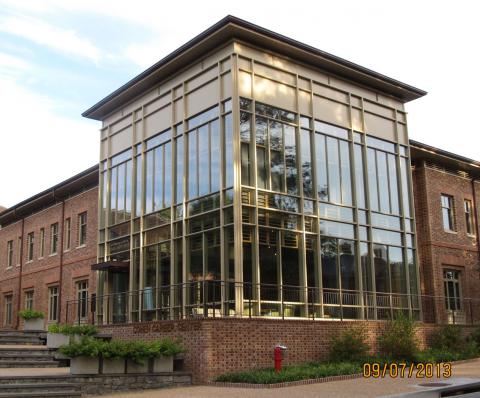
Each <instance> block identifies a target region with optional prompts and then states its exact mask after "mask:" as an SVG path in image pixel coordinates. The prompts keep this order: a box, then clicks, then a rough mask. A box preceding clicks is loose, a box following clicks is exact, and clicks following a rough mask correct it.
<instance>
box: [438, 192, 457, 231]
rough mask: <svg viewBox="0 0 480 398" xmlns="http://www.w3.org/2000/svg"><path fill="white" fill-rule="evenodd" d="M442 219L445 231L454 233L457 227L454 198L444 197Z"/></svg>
mask: <svg viewBox="0 0 480 398" xmlns="http://www.w3.org/2000/svg"><path fill="white" fill-rule="evenodd" d="M441 200H442V219H443V229H444V230H445V231H454V230H455V225H454V221H453V197H452V196H449V195H442V199H441Z"/></svg>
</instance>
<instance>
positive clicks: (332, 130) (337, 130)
mask: <svg viewBox="0 0 480 398" xmlns="http://www.w3.org/2000/svg"><path fill="white" fill-rule="evenodd" d="M315 131H318V132H320V133H324V134H328V135H333V136H334V137H338V138H343V139H345V140H348V130H346V129H342V128H341V127H337V126H333V125H331V124H327V123H323V122H320V121H318V120H315Z"/></svg>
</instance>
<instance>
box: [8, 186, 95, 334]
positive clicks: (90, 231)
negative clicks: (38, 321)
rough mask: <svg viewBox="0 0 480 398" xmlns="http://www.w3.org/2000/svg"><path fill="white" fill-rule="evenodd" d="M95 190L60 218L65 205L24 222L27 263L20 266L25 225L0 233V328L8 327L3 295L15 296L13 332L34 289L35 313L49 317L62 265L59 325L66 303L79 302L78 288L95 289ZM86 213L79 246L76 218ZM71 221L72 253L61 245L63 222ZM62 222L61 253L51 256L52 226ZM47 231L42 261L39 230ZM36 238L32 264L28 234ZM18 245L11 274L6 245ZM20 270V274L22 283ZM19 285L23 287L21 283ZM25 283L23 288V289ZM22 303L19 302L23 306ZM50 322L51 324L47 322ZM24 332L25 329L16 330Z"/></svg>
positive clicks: (71, 202)
mask: <svg viewBox="0 0 480 398" xmlns="http://www.w3.org/2000/svg"><path fill="white" fill-rule="evenodd" d="M97 198H98V189H97V187H95V188H92V189H90V190H87V191H85V192H82V193H80V194H77V195H75V196H72V197H70V198H68V199H66V200H65V208H64V217H63V219H62V203H57V204H55V205H53V206H51V207H49V208H47V209H43V210H41V211H39V212H37V213H35V214H32V215H30V216H28V217H26V218H25V219H24V220H23V222H24V234H23V238H22V243H23V255H22V257H23V259H22V267H20V259H19V243H18V242H19V240H18V238H19V237H21V231H22V220H20V221H18V222H16V223H14V224H11V225H7V226H6V227H4V228H2V229H0V269H1V270H2V272H0V292H1V297H0V322H1V324H0V327H4V319H5V314H4V311H5V305H4V302H5V300H4V296H5V294H6V293H7V292H8V294H9V293H10V292H11V293H12V294H13V300H14V303H13V325H12V326H13V327H16V326H17V325H16V321H17V309H18V308H20V309H23V308H24V293H25V291H27V290H34V304H33V305H34V309H35V310H38V311H42V312H44V313H45V314H46V315H47V313H48V287H49V286H55V285H59V283H60V262H61V261H62V264H63V267H62V273H63V275H62V283H61V312H60V316H61V319H60V321H62V322H65V316H66V308H65V307H66V301H67V300H72V299H75V288H76V287H75V283H76V282H77V281H80V280H85V279H88V280H89V291H90V293H94V292H95V290H96V285H95V276H94V274H93V273H92V272H91V271H90V266H91V264H92V263H94V262H95V260H96V250H97V248H96V247H97V245H96V241H97V227H98V226H97ZM85 211H86V212H87V243H86V245H85V246H82V247H78V214H80V213H83V212H85ZM66 218H70V219H71V242H72V243H71V248H70V249H69V250H67V251H64V250H63V247H62V246H61V243H62V236H64V235H63V234H64V220H65V219H66ZM57 222H58V226H59V235H58V236H59V238H58V248H57V254H50V226H51V225H52V224H54V223H57ZM41 228H44V229H45V250H44V256H43V257H40V229H41ZM30 232H33V233H34V250H33V260H32V261H27V235H28V234H29V233H30ZM9 240H13V241H14V266H13V267H12V268H9V269H7V268H6V266H7V250H6V249H7V241H9ZM20 269H21V271H22V273H21V274H22V275H21V281H20ZM20 282H21V283H20ZM20 284H21V286H20ZM19 301H20V302H19ZM46 323H47V320H46ZM18 326H19V327H20V328H22V324H21V322H20V325H18Z"/></svg>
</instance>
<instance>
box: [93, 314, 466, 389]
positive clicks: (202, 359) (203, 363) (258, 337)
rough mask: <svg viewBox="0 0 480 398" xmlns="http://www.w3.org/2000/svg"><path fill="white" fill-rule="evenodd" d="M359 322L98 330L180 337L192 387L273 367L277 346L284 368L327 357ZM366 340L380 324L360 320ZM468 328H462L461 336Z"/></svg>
mask: <svg viewBox="0 0 480 398" xmlns="http://www.w3.org/2000/svg"><path fill="white" fill-rule="evenodd" d="M358 324H359V322H358V321H324V320H321V321H311V320H277V319H237V318H222V319H199V320H178V321H160V322H145V323H134V324H129V325H111V326H105V327H103V328H102V332H105V333H111V334H112V335H113V338H117V339H140V340H145V341H149V340H154V339H158V338H162V337H167V336H168V337H173V338H179V339H180V340H181V341H182V342H183V344H184V346H185V348H186V350H187V351H186V353H185V370H186V371H190V372H192V375H193V381H194V383H205V382H207V381H211V380H212V379H213V378H215V377H216V376H218V375H220V374H222V373H225V372H232V371H239V370H246V369H252V368H258V367H266V366H273V348H274V346H275V345H276V344H278V343H282V344H285V345H286V346H287V347H288V354H287V356H286V358H285V364H298V363H304V362H309V361H318V360H324V359H327V357H328V353H329V345H330V340H331V338H332V337H333V336H335V335H338V333H339V332H340V331H342V330H344V329H345V328H348V327H351V326H352V325H358ZM362 324H365V325H366V327H367V330H368V340H369V343H370V345H371V346H372V347H373V350H376V348H377V347H376V340H377V337H378V336H379V335H380V334H381V333H382V331H383V330H384V328H385V326H386V323H385V322H373V321H370V322H362ZM438 328H439V326H436V325H433V324H420V325H419V327H418V329H417V337H418V341H419V345H420V347H421V348H424V347H425V346H426V344H427V343H428V341H429V339H430V336H431V334H432V332H434V331H435V330H437V329H438ZM469 330H470V328H468V327H466V332H468V331H469Z"/></svg>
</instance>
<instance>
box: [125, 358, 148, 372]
mask: <svg viewBox="0 0 480 398" xmlns="http://www.w3.org/2000/svg"><path fill="white" fill-rule="evenodd" d="M127 373H148V359H145V360H144V362H143V364H139V363H136V362H134V361H132V360H131V359H127Z"/></svg>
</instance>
